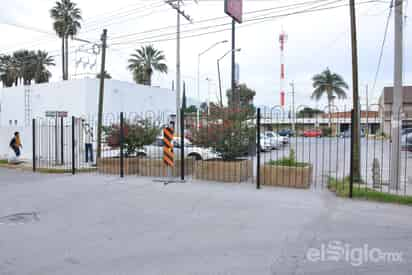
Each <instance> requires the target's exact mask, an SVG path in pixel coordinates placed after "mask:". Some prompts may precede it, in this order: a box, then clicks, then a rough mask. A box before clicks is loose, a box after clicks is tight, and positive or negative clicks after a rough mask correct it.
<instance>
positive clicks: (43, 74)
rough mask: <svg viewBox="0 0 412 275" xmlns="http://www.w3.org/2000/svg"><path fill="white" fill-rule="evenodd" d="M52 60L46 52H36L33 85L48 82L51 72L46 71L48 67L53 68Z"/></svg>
mask: <svg viewBox="0 0 412 275" xmlns="http://www.w3.org/2000/svg"><path fill="white" fill-rule="evenodd" d="M55 65H56V64H55V63H54V58H53V57H52V56H50V55H49V54H48V53H47V52H46V51H37V53H36V55H35V68H34V70H35V71H34V72H35V73H34V81H35V83H45V82H49V79H50V77H51V72H50V71H49V70H48V69H47V67H49V66H55Z"/></svg>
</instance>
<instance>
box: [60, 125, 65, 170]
mask: <svg viewBox="0 0 412 275" xmlns="http://www.w3.org/2000/svg"><path fill="white" fill-rule="evenodd" d="M60 127H61V129H60V137H61V143H60V157H61V165H63V164H64V118H63V117H61V118H60Z"/></svg>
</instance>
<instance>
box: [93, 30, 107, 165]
mask: <svg viewBox="0 0 412 275" xmlns="http://www.w3.org/2000/svg"><path fill="white" fill-rule="evenodd" d="M101 40H102V63H101V68H100V89H99V107H98V114H97V154H96V155H97V156H96V158H97V160H99V159H100V157H101V155H102V125H103V102H104V101H103V98H104V75H105V74H104V72H105V71H106V68H105V67H106V48H107V30H106V29H104V30H103V34H102V37H101Z"/></svg>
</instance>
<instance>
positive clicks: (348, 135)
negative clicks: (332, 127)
mask: <svg viewBox="0 0 412 275" xmlns="http://www.w3.org/2000/svg"><path fill="white" fill-rule="evenodd" d="M338 136H339V137H340V138H351V137H352V132H351V130H350V129H349V130H346V131H344V132H341V133H340V134H339V135H338ZM360 136H361V137H365V130H364V129H361V132H360Z"/></svg>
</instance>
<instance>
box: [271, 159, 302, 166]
mask: <svg viewBox="0 0 412 275" xmlns="http://www.w3.org/2000/svg"><path fill="white" fill-rule="evenodd" d="M267 164H269V165H275V166H288V167H306V166H308V165H309V164H307V163H305V162H297V161H295V160H291V159H288V158H283V159H278V160H270V161H268V163H267Z"/></svg>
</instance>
